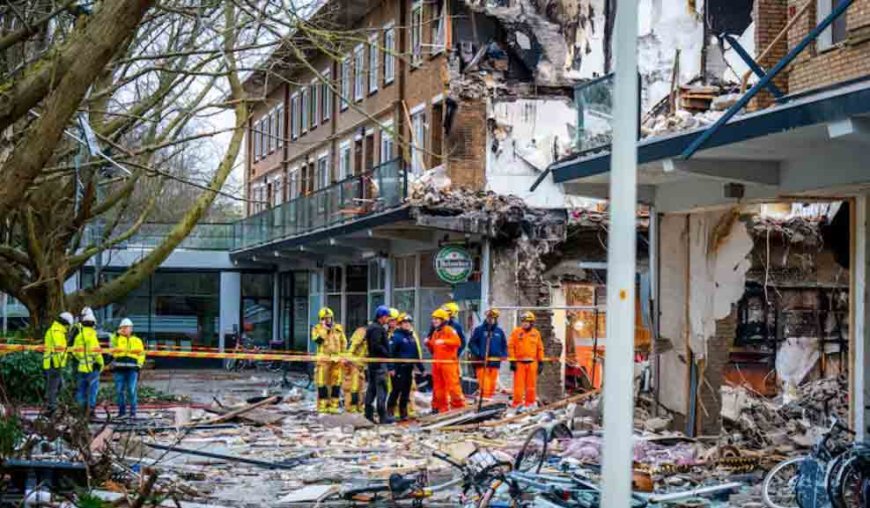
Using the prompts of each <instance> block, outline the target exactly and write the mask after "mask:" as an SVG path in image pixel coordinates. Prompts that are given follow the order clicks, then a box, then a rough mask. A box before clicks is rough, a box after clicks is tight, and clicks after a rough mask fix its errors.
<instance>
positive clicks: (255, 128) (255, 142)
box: [250, 120, 260, 162]
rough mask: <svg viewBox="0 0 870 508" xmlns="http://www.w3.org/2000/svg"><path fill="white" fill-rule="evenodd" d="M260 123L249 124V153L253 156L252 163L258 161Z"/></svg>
mask: <svg viewBox="0 0 870 508" xmlns="http://www.w3.org/2000/svg"><path fill="white" fill-rule="evenodd" d="M259 125H260V121H259V120H257V121H256V122H251V129H250V132H251V153H252V154H253V160H254V162H257V161H258V160H260V128H259Z"/></svg>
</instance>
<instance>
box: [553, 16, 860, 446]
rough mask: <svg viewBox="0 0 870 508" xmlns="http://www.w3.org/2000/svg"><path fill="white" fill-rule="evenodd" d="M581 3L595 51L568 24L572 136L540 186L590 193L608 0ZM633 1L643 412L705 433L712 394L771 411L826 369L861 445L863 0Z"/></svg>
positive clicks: (598, 141)
mask: <svg viewBox="0 0 870 508" xmlns="http://www.w3.org/2000/svg"><path fill="white" fill-rule="evenodd" d="M563 4H567V2H565V3H559V2H551V3H550V4H549V5H551V7H552V11H553V12H554V13H555V12H556V11H558V10H559V9H564V8H565V7H564V5H563ZM580 4H581V5H584V4H586V3H585V2H580ZM595 4H596V2H590V3H589V5H590V6H591V7H592V11H593V12H594V13H595V15H593V16H588V17H586V18H585V20H586V21H588V20H596V21H597V22H596V23H594V26H595V27H596V29H597V28H598V27H601V26H602V23H601V22H603V23H604V24H603V26H604V29H603V30H604V31H603V33H601V37H602V38H603V40H604V41H605V42H603V47H602V46H601V44H602V43H601V42H596V41H600V39H596V38H595V37H591V36H589V35H588V34H589V33H591V32H588V31H584V30H577V31H576V32H575V33H576V34H578V35H577V38H576V40H575V42H576V44H575V48H574V52H575V53H574V54H575V57H577V58H581V59H582V60H583V61H581V63H580V66H579V68H578V67H576V66H575V67H574V68H573V69H572V71H571V72H574V73H579V77H580V78H582V79H583V81H581V82H580V83H578V84H577V86H576V103H577V105H578V126H577V139H578V144H577V146H576V150H575V153H573V154H572V155H570V156H568V157H566V158H563V159H562V160H560V161H557V162H556V163H554V164H552V165H550V166H549V167H548V168H547V171H546V173H547V174H546V175H545V176H544V177H542V180H544V181H549V182H550V183H552V184H561V185H563V186H564V189H565V191H566V192H567V193H569V194H571V195H574V196H577V197H595V198H606V197H607V191H608V185H609V181H610V176H609V174H610V173H609V172H610V126H609V113H610V108H611V106H612V102H613V97H612V95H611V91H612V80H611V78H612V76H611V75H610V74H608V72H609V70H610V68H611V66H610V62H609V59H610V57H609V54H608V53H609V52H608V51H606V48H607V46H608V42H607V41H609V40H610V38H611V37H612V29H611V25H610V24H609V22H608V20H609V19H610V15H609V14H608V12H609V8H610V7H609V5H610V2H607V1H602V2H598V5H595ZM639 5H640V9H641V13H640V27H639V33H638V46H639V56H640V58H639V74H640V75H639V80H640V83H641V92H640V97H639V104H640V108H639V112H638V114H639V124H640V132H638V142H637V150H638V201H639V204H642V205H644V206H648V207H649V210H650V222H649V235H648V238H649V245H650V247H649V256H650V260H649V264H648V266H649V270H650V272H651V277H650V279H651V280H650V285H651V287H652V288H651V290H650V291H649V297H650V300H651V301H650V303H649V304H648V305H649V306H650V307H651V308H652V312H651V313H650V314H651V316H652V327H651V332H652V338H651V344H652V345H651V351H652V354H651V356H650V363H651V370H652V376H651V378H652V379H651V383H650V386H651V391H652V393H653V394H654V397H655V399H656V401H657V402H658V404H657V405H658V407H659V408H660V410H662V411H664V412H666V413H667V414H669V416H670V417H672V420H671V421H672V426H673V428H675V429H677V430H682V431H684V432H687V433H688V434H690V435H699V434H710V433H716V432H718V429H719V427H720V425H721V424H722V420H723V414H725V415H727V414H733V411H732V410H733V407H729V408H728V411H724V410H723V409H722V403H723V399H726V398H727V397H725V395H726V394H727V393H733V392H728V390H730V388H726V389H724V390H723V387H728V386H729V385H730V386H743V387H747V389H749V390H750V391H751V392H753V393H758V394H763V395H766V396H776V397H780V398H781V399H782V400H786V401H787V400H789V399H790V398H793V397H794V396H795V394H796V393H798V392H799V391H800V390H802V389H803V387H804V386H805V385H806V383H807V382H808V381H812V380H814V379H818V378H822V377H828V378H833V379H840V380H841V384H840V385H839V386H841V389H840V391H839V392H836V393H835V394H831V395H830V397H838V398H840V399H843V400H845V399H848V405H849V407H850V411H849V415H847V416H848V417H849V418H850V423H851V425H852V426H853V428H855V429H856V431H857V432H858V433H859V439H860V436H863V435H864V434H865V432H866V421H867V420H866V418H867V416H868V415H867V410H866V407H865V406H866V400H867V399H866V398H867V394H868V392H867V390H868V388H870V377H868V375H867V371H866V367H865V366H866V364H867V361H866V351H867V350H868V345H870V333H868V327H867V326H866V319H867V316H868V307H867V300H866V288H865V281H866V273H867V259H868V257H867V252H868V245H870V244H868V239H867V238H868V237H867V219H868V207H867V199H868V198H867V194H866V188H867V184H868V183H870V180H868V177H867V172H866V168H865V167H864V164H863V161H864V160H866V153H867V149H868V147H870V130H868V128H867V122H868V117H870V102H868V100H870V80H868V78H870V63H868V62H870V44H868V42H870V37H868V33H870V32H868V29H870V2H868V1H867V0H845V1H842V2H836V1H821V0H747V1H727V2H725V1H712V0H706V1H692V0H672V1H669V0H642V1H641V2H639ZM581 10H582V9H581ZM554 15H555V14H554ZM595 16H601V17H600V18H598V19H596V17H595ZM578 26H581V27H582V26H583V25H582V24H581V25H578ZM585 26H586V27H590V26H592V25H589V24H586V25H585ZM565 30H567V28H565ZM584 41H585V42H584ZM596 44H598V45H596ZM581 49H582V51H580V53H579V55H580V56H577V55H578V51H579V50H581ZM638 245H639V250H640V249H641V248H642V247H641V244H640V243H639V244H638ZM638 342H640V340H638ZM637 367H638V366H637V365H636V368H637ZM799 386H800V388H799ZM726 392H727V393H726ZM729 396H730V395H729ZM726 418H727V416H726ZM726 423H727V422H726Z"/></svg>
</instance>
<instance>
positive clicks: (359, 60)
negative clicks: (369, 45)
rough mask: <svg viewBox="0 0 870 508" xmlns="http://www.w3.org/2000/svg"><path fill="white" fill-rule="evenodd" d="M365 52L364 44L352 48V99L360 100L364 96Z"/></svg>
mask: <svg viewBox="0 0 870 508" xmlns="http://www.w3.org/2000/svg"><path fill="white" fill-rule="evenodd" d="M365 66H366V52H365V45H363V44H357V46H356V47H355V48H353V100H354V102H360V101H361V100H363V99H364V98H365V96H366V93H365V90H366V71H365Z"/></svg>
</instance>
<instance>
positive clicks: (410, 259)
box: [392, 255, 417, 316]
mask: <svg viewBox="0 0 870 508" xmlns="http://www.w3.org/2000/svg"><path fill="white" fill-rule="evenodd" d="M416 266H417V256H415V255H410V256H404V257H400V258H396V259H395V260H393V301H392V305H393V307H395V308H397V309H402V310H404V311H405V312H408V313H411V314H412V315H414V316H416V303H417V302H416V287H417V279H416Z"/></svg>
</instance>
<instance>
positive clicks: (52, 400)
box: [42, 312, 75, 415]
mask: <svg viewBox="0 0 870 508" xmlns="http://www.w3.org/2000/svg"><path fill="white" fill-rule="evenodd" d="M73 321H75V319H74V318H73V316H72V314H70V313H69V312H61V313H60V315H59V316H58V317H57V319H55V320H54V322H53V323H51V326H50V327H49V329H48V330H47V331H46V332H45V343H44V344H43V345H44V349H43V350H42V369H43V370H44V371H45V389H46V393H45V400H46V405H45V409H46V411H47V413H48V414H49V415H51V414H53V413H54V411H55V410H56V409H57V394H58V393H59V392H60V389H61V386H62V385H63V371H64V369H66V361H67V350H66V337H67V334H69V328H70V327H71V326H72V325H73Z"/></svg>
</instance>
